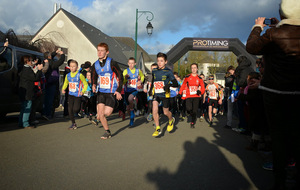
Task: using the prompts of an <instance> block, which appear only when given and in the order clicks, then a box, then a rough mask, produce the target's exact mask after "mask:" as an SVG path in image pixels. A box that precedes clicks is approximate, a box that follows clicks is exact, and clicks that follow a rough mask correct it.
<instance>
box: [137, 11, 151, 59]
mask: <svg viewBox="0 0 300 190" xmlns="http://www.w3.org/2000/svg"><path fill="white" fill-rule="evenodd" d="M139 13H141V14H140V15H139ZM143 14H149V15H148V16H147V17H146V19H147V20H148V21H149V23H148V24H147V26H146V29H147V33H148V35H149V36H151V34H152V32H153V26H152V24H151V22H150V21H152V20H153V18H154V14H153V13H152V12H151V11H139V10H138V9H136V16H135V46H134V58H135V60H136V54H137V33H138V19H139V18H140V17H141V16H142V15H143ZM149 16H151V17H149Z"/></svg>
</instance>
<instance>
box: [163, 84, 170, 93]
mask: <svg viewBox="0 0 300 190" xmlns="http://www.w3.org/2000/svg"><path fill="white" fill-rule="evenodd" d="M164 90H165V91H166V92H170V84H166V85H165V86H164Z"/></svg>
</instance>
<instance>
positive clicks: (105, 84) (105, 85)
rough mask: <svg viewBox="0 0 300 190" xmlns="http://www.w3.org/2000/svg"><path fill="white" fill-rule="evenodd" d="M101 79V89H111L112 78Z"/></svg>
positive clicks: (102, 77)
mask: <svg viewBox="0 0 300 190" xmlns="http://www.w3.org/2000/svg"><path fill="white" fill-rule="evenodd" d="M99 77H100V88H103V89H110V77H109V76H99Z"/></svg>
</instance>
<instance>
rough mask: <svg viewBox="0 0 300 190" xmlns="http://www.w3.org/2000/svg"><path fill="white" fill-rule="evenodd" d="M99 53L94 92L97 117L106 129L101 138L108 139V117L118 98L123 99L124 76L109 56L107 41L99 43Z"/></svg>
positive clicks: (109, 133)
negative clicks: (95, 94)
mask: <svg viewBox="0 0 300 190" xmlns="http://www.w3.org/2000/svg"><path fill="white" fill-rule="evenodd" d="M97 54H98V57H99V59H98V60H97V61H96V62H95V63H94V64H93V66H92V78H93V92H94V93H96V92H97V119H98V120H100V121H101V123H102V126H103V128H104V129H105V133H104V134H103V135H102V136H101V139H108V138H110V137H111V132H110V130H109V128H108V124H107V120H106V117H108V116H110V115H111V114H112V112H113V110H114V106H115V103H116V98H117V100H120V99H122V96H121V90H122V84H123V76H122V71H121V69H120V67H119V66H118V63H117V62H116V61H114V60H112V58H110V57H108V54H109V49H108V45H107V44H106V43H100V44H98V46H97ZM118 80H119V82H118Z"/></svg>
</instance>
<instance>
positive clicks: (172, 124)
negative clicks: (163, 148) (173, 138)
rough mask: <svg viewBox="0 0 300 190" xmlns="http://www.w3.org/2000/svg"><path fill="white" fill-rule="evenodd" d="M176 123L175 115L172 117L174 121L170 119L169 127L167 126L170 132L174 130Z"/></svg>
mask: <svg viewBox="0 0 300 190" xmlns="http://www.w3.org/2000/svg"><path fill="white" fill-rule="evenodd" d="M174 123H175V118H174V117H173V118H172V121H171V122H170V121H169V125H168V127H167V131H168V132H171V131H172V130H173V128H174Z"/></svg>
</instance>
